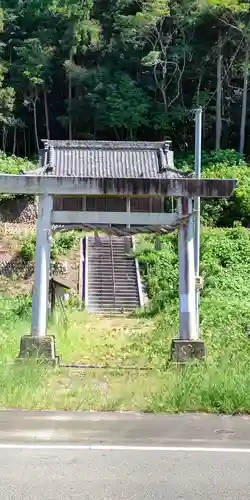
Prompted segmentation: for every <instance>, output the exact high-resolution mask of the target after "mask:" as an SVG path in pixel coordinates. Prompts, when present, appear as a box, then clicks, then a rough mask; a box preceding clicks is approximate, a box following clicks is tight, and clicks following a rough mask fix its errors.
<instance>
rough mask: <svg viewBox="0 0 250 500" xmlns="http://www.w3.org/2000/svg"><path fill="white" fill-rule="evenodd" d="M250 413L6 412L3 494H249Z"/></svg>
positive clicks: (239, 498) (22, 498)
mask: <svg viewBox="0 0 250 500" xmlns="http://www.w3.org/2000/svg"><path fill="white" fill-rule="evenodd" d="M249 469H250V419H249V418H248V417H218V416H205V415H204V416H201V415H182V416H164V415H161V416H151V415H144V416H143V415H138V414H132V413H129V414H119V413H112V414H97V413H78V414H74V413H63V412H62V413H53V412H44V413H42V412H33V413H32V412H19V411H10V412H0V485H1V498H2V499H3V500H5V499H6V500H8V499H13V500H64V499H65V500H78V499H79V500H85V499H86V500H92V499H93V500H122V499H128V500H151V499H154V500H163V499H164V500H168V499H169V500H175V499H176V500H177V499H178V500H182V499H183V500H184V499H185V500H197V499H205V500H206V499H208V500H248V499H249V497H250V475H249Z"/></svg>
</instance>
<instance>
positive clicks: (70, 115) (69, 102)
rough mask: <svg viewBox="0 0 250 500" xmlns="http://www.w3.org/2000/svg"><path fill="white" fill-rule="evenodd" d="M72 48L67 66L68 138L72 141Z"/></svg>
mask: <svg viewBox="0 0 250 500" xmlns="http://www.w3.org/2000/svg"><path fill="white" fill-rule="evenodd" d="M73 54H74V48H73V47H72V49H71V51H70V55H69V58H70V68H69V76H68V79H69V85H68V114H69V140H70V141H72V77H71V65H72V63H73Z"/></svg>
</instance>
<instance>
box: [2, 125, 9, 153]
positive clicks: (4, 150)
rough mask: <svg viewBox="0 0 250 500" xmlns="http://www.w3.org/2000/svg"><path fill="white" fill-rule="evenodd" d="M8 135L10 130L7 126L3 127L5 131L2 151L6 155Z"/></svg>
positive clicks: (3, 132)
mask: <svg viewBox="0 0 250 500" xmlns="http://www.w3.org/2000/svg"><path fill="white" fill-rule="evenodd" d="M7 135H8V129H7V127H6V126H5V125H3V130H2V150H3V152H4V153H5V152H6V141H7Z"/></svg>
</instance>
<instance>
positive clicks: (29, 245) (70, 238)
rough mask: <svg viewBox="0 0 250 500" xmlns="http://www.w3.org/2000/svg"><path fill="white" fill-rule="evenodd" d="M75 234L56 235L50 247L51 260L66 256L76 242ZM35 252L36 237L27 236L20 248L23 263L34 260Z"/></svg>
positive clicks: (33, 235) (71, 232)
mask: <svg viewBox="0 0 250 500" xmlns="http://www.w3.org/2000/svg"><path fill="white" fill-rule="evenodd" d="M77 237H78V235H77V233H76V232H74V231H68V232H65V233H57V234H56V235H55V238H54V239H53V241H52V245H51V259H52V260H56V259H57V258H58V257H59V256H60V255H66V254H67V253H68V252H69V251H70V250H71V249H72V248H73V247H74V245H75V243H76V241H77ZM35 252H36V235H35V234H32V235H29V236H27V237H26V238H25V239H24V241H23V243H22V245H21V248H20V256H21V258H22V259H23V260H24V261H25V262H30V261H32V260H34V258H35Z"/></svg>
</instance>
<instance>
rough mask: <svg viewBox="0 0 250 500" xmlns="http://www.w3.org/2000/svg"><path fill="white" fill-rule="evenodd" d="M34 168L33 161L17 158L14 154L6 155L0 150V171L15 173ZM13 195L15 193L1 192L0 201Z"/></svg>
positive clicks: (13, 196)
mask: <svg viewBox="0 0 250 500" xmlns="http://www.w3.org/2000/svg"><path fill="white" fill-rule="evenodd" d="M34 168H35V163H33V162H31V161H29V160H27V159H26V158H19V157H17V156H14V155H11V156H10V155H9V156H8V155H6V154H5V153H3V152H2V151H0V173H4V174H10V175H17V174H20V172H21V171H22V170H25V171H26V170H33V169H34ZM15 197H16V196H15V195H9V194H1V195H0V202H1V201H4V200H6V199H11V198H15Z"/></svg>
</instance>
